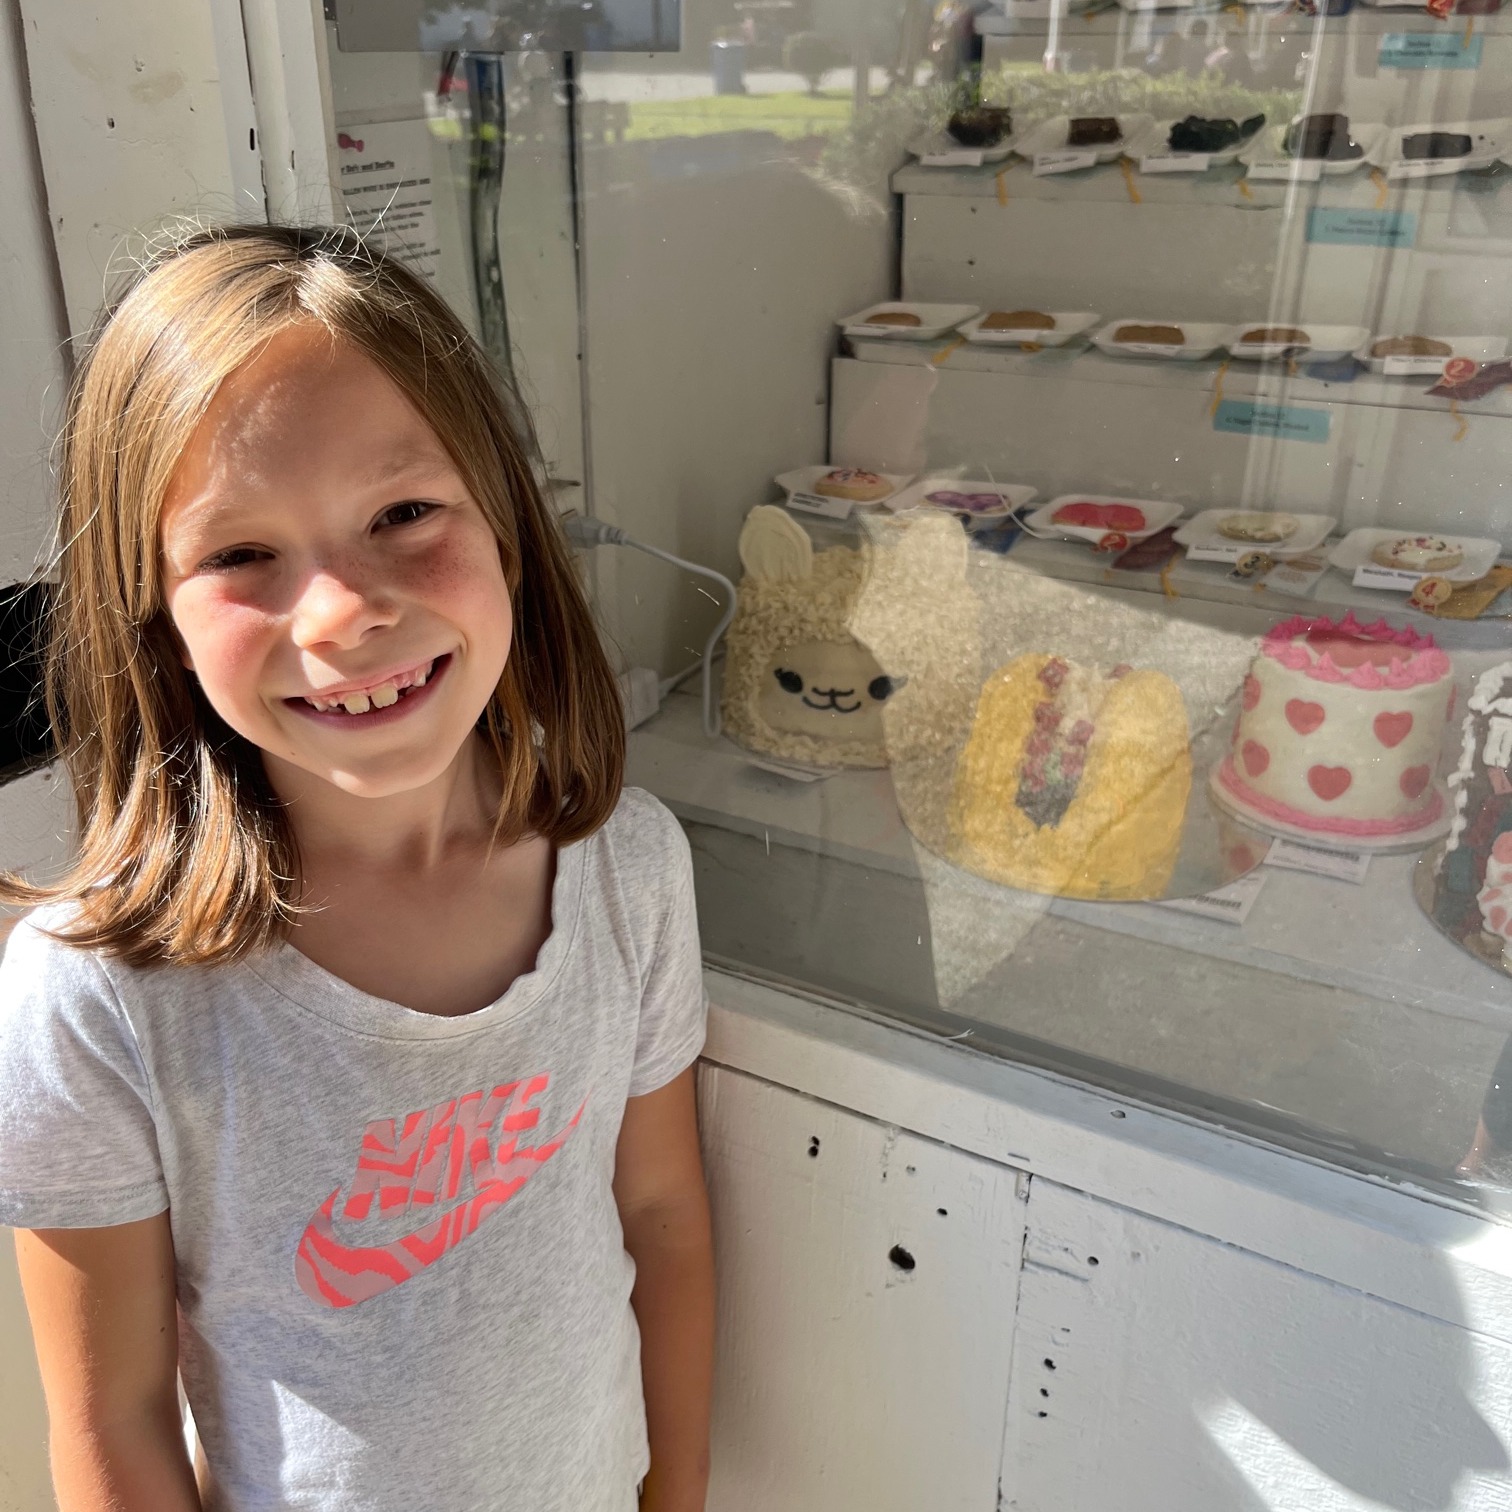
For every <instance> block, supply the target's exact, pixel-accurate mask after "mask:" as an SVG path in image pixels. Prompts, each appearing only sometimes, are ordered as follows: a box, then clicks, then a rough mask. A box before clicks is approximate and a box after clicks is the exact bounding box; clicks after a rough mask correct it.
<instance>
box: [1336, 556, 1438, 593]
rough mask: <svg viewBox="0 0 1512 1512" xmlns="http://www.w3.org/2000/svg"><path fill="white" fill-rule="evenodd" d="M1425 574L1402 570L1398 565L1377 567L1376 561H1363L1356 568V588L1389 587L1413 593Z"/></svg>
mask: <svg viewBox="0 0 1512 1512" xmlns="http://www.w3.org/2000/svg"><path fill="white" fill-rule="evenodd" d="M1424 576H1425V574H1423V573H1421V572H1402V571H1401V570H1400V569H1398V568H1396V567H1377V566H1376V564H1375V563H1374V562H1363V563H1361V565H1360V566H1358V567H1356V568H1355V574H1354V585H1355V587H1356V588H1389V589H1390V590H1391V591H1392V592H1393V593H1411V592H1412V590H1413V589H1414V588H1416V587H1417V585H1418V583H1419V582H1420V581H1421V580H1422V579H1423V577H1424Z"/></svg>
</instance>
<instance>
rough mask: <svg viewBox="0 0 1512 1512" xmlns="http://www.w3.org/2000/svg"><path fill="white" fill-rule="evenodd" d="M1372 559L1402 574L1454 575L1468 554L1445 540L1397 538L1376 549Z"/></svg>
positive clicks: (1434, 537) (1423, 536)
mask: <svg viewBox="0 0 1512 1512" xmlns="http://www.w3.org/2000/svg"><path fill="white" fill-rule="evenodd" d="M1370 559H1371V561H1373V562H1376V563H1378V564H1379V565H1380V566H1382V567H1394V568H1395V569H1396V570H1397V571H1398V572H1450V571H1452V570H1453V569H1454V568H1456V567H1458V566H1459V564H1460V563H1461V562H1463V561H1464V560H1465V553H1464V551H1463V550H1461V548H1460V547H1458V546H1455V545H1453V544H1451V543H1450V542H1449V541H1446V540H1445V539H1444V538H1443V537H1442V536H1430V535H1417V536H1397V537H1395V538H1394V539H1393V540H1389V541H1382V542H1381V543H1380V545H1378V546H1376V547H1374V548H1372V550H1371V553H1370Z"/></svg>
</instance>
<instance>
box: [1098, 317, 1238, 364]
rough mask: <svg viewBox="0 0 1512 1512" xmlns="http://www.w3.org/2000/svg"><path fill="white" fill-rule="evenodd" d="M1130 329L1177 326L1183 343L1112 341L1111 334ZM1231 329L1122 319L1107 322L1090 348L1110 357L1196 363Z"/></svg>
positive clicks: (1207, 324)
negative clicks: (1130, 327) (1150, 358)
mask: <svg viewBox="0 0 1512 1512" xmlns="http://www.w3.org/2000/svg"><path fill="white" fill-rule="evenodd" d="M1130 325H1173V326H1180V327H1181V333H1182V335H1184V336H1185V337H1186V341H1185V342H1184V343H1183V344H1182V345H1181V346H1162V345H1161V344H1160V343H1159V342H1146V341H1115V340H1114V339H1113V333H1114V332H1115V331H1117V330H1119V329H1120V328H1121V327H1123V326H1130ZM1232 329H1233V328H1232V327H1231V326H1226V325H1215V324H1213V323H1212V322H1211V321H1193V320H1169V319H1167V318H1165V317H1164V316H1152V315H1125V316H1123V317H1122V318H1120V319H1118V320H1110V321H1109V322H1108V323H1107V325H1105V326H1104V327H1103V328H1102V329H1101V330H1100V331H1098V332H1097V333H1096V334H1095V335H1094V336H1093V337H1092V344H1093V346H1095V347H1096V348H1097V349H1098V350H1099V351H1102V352H1106V353H1107V354H1108V355H1109V356H1110V357H1156V358H1162V359H1164V360H1166V361H1170V362H1198V361H1200V360H1201V359H1202V358H1204V357H1211V356H1212V355H1213V353H1214V352H1216V351H1217V350H1218V348H1219V347H1221V346H1222V345H1223V343H1224V342H1225V341H1226V340H1227V339H1228V335H1229V332H1230V331H1231V330H1232Z"/></svg>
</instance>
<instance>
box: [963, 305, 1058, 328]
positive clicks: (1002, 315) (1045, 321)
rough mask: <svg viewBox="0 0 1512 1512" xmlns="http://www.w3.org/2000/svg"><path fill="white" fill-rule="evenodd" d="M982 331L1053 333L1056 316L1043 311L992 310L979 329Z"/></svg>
mask: <svg viewBox="0 0 1512 1512" xmlns="http://www.w3.org/2000/svg"><path fill="white" fill-rule="evenodd" d="M977 329H978V330H981V331H1053V330H1054V329H1055V316H1053V315H1047V314H1045V312H1044V311H1043V310H992V311H989V312H988V314H987V315H986V316H984V317H983V319H982V323H981V325H980V326H978V327H977Z"/></svg>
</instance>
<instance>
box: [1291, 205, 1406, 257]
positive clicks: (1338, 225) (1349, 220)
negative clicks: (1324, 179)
mask: <svg viewBox="0 0 1512 1512" xmlns="http://www.w3.org/2000/svg"><path fill="white" fill-rule="evenodd" d="M1307 239H1308V241H1310V242H1321V243H1322V244H1324V245H1325V246H1335V247H1410V246H1412V245H1413V243H1414V242H1416V241H1417V216H1416V215H1414V214H1413V212H1412V211H1410V210H1340V209H1337V208H1335V207H1333V206H1329V205H1315V206H1314V207H1313V208H1312V209H1311V210H1309V211H1308V212H1307Z"/></svg>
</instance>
